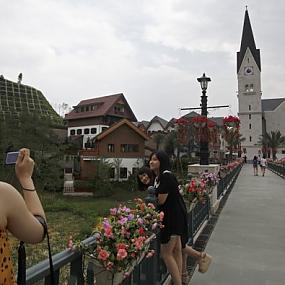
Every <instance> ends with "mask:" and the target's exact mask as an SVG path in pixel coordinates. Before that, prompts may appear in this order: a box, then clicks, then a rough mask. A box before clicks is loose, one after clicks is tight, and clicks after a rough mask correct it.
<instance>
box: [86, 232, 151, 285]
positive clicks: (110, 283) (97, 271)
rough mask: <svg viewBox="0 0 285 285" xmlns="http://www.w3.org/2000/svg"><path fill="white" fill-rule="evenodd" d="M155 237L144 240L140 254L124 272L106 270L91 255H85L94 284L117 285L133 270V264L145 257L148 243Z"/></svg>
mask: <svg viewBox="0 0 285 285" xmlns="http://www.w3.org/2000/svg"><path fill="white" fill-rule="evenodd" d="M155 238H156V235H155V234H153V235H151V236H150V237H149V238H148V239H147V240H146V241H145V243H146V246H145V248H144V250H143V251H142V253H141V255H140V256H139V257H138V258H137V259H134V261H133V262H132V263H131V264H130V266H129V267H128V269H127V271H125V272H123V271H122V272H113V271H109V270H106V269H105V268H104V267H103V266H102V264H101V263H100V262H99V261H98V260H97V259H95V258H94V257H93V256H91V255H86V258H87V261H88V267H89V268H90V265H91V266H92V268H93V273H94V278H95V282H96V285H101V284H102V285H119V284H121V283H122V282H123V281H124V279H125V277H126V276H129V275H130V274H131V272H132V271H133V270H134V268H135V266H136V265H138V264H139V263H141V262H142V260H143V259H144V258H145V256H146V253H147V252H148V250H149V247H150V243H151V241H152V240H153V239H155Z"/></svg>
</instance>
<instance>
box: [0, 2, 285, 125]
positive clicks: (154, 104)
mask: <svg viewBox="0 0 285 285" xmlns="http://www.w3.org/2000/svg"><path fill="white" fill-rule="evenodd" d="M243 2H244V3H243ZM247 2H249V3H248V5H249V13H250V19H251V24H252V28H253V32H254V36H255V40H256V44H257V47H258V48H260V49H261V62H262V78H263V82H262V88H263V94H264V96H265V97H282V96H284V95H283V89H284V86H283V84H284V83H283V78H284V70H283V66H284V63H285V62H284V61H285V60H284V56H283V46H284V44H285V39H284V37H283V31H284V28H283V27H284V18H283V15H284V6H285V5H284V4H283V2H282V1H281V0H276V3H275V5H272V4H271V3H270V2H268V1H266V0H249V1H247ZM246 4H247V3H246V2H245V1H235V0H219V1H218V0H201V1H199V2H197V1H194V0H153V1H148V0H143V1H140V0H124V1H117V0H105V1H91V0H89V1H87V0H85V1H83V0H81V1H79V0H78V1H72V0H61V1H58V0H22V1H16V0H10V1H4V0H0V7H1V10H0V25H1V27H2V29H1V45H0V63H1V65H0V66H1V69H0V74H3V75H4V76H5V77H7V78H9V79H11V80H16V79H17V76H18V74H19V73H20V72H22V73H23V83H25V84H28V85H32V86H34V87H36V88H38V89H40V90H42V91H43V93H44V95H45V96H46V98H47V99H48V100H49V101H50V102H51V103H52V104H54V103H62V102H66V103H68V104H69V105H71V106H72V105H75V104H77V103H78V102H79V101H80V100H82V99H87V98H92V97H97V96H103V95H107V94H112V93H118V92H124V94H125V96H126V98H127V100H128V101H129V103H130V105H131V107H132V108H133V111H134V113H135V114H136V116H137V117H138V119H139V120H142V119H150V118H151V117H153V116H155V115H159V116H162V117H164V118H166V119H170V118H172V117H174V116H175V117H177V116H179V112H178V108H179V107H187V106H189V107H190V106H191V107H193V106H194V107H195V106H199V104H200V102H199V101H200V95H201V94H200V93H201V91H200V88H199V85H198V82H197V80H196V79H197V77H199V76H201V75H202V73H203V72H206V74H207V75H208V76H210V77H211V78H212V82H211V84H210V85H209V90H208V95H209V104H212V105H213V104H223V105H224V104H230V105H231V106H232V108H231V110H232V112H233V113H235V112H236V111H237V98H236V89H237V80H236V52H237V51H238V49H239V46H240V40H241V33H242V25H243V17H244V7H245V5H246ZM227 112H230V111H229V110H220V111H215V112H211V115H220V114H227Z"/></svg>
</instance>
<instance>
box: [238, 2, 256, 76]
mask: <svg viewBox="0 0 285 285" xmlns="http://www.w3.org/2000/svg"><path fill="white" fill-rule="evenodd" d="M247 48H249V49H250V51H251V53H252V55H253V57H254V59H255V62H256V64H257V66H258V67H259V70H261V65H260V50H259V49H257V48H256V46H255V41H254V37H253V32H252V29H251V24H250V20H249V15H248V10H247V6H246V10H245V16H244V23H243V30H242V38H241V45H240V51H239V52H238V53H237V72H238V71H239V69H240V66H241V63H242V60H243V58H244V55H245V52H246V49H247Z"/></svg>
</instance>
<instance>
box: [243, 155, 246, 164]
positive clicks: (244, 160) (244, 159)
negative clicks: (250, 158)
mask: <svg viewBox="0 0 285 285" xmlns="http://www.w3.org/2000/svg"><path fill="white" fill-rule="evenodd" d="M246 158H247V157H246V154H244V157H243V162H244V163H246Z"/></svg>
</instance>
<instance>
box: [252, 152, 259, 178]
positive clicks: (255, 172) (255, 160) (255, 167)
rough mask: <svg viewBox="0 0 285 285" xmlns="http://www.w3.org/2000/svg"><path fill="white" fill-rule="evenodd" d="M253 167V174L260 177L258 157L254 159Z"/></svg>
mask: <svg viewBox="0 0 285 285" xmlns="http://www.w3.org/2000/svg"><path fill="white" fill-rule="evenodd" d="M252 165H253V174H254V176H258V167H257V165H258V158H257V156H256V155H255V156H254V157H253V160H252Z"/></svg>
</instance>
